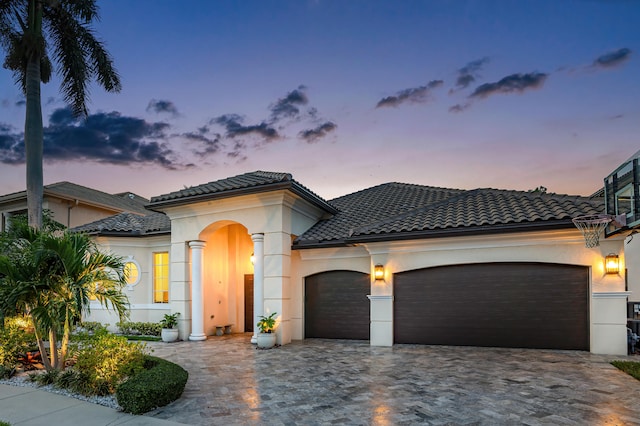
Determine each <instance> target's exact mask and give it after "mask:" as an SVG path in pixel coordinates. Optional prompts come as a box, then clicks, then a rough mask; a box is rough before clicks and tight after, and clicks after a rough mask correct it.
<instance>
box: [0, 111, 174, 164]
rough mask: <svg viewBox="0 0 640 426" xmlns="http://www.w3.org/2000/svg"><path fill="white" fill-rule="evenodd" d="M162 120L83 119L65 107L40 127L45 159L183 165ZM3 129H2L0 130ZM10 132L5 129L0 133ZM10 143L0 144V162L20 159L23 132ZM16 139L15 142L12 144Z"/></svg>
mask: <svg viewBox="0 0 640 426" xmlns="http://www.w3.org/2000/svg"><path fill="white" fill-rule="evenodd" d="M169 127H170V126H169V125H168V124H166V123H149V122H147V121H145V120H142V119H140V118H135V117H126V116H122V115H121V114H120V113H118V112H115V111H114V112H110V113H96V114H90V115H89V116H88V117H86V119H80V118H77V117H75V116H74V115H73V113H72V112H71V109H70V108H68V107H65V108H59V109H56V110H54V111H53V113H52V114H51V115H50V117H49V126H47V127H45V128H44V159H45V161H78V160H86V161H95V162H97V163H107V164H116V165H141V164H150V165H159V166H161V167H163V168H166V169H176V168H178V167H181V166H183V164H181V163H179V162H178V161H176V160H175V158H176V157H177V156H176V154H175V153H174V152H173V151H172V150H171V149H170V148H169V147H168V145H167V143H166V140H167V135H166V132H167V130H168V129H169ZM3 130H4V131H3ZM8 134H9V135H10V133H8V132H7V131H6V128H4V127H3V128H2V129H0V135H2V136H4V137H6V136H7V135H8ZM12 138H13V139H12V140H13V144H12V143H11V142H9V143H8V142H7V141H5V142H4V143H3V144H2V145H1V146H0V161H1V162H3V163H7V164H15V163H22V162H24V143H23V140H24V134H19V135H17V134H13V135H12ZM16 139H19V143H17V144H16V143H15V141H16Z"/></svg>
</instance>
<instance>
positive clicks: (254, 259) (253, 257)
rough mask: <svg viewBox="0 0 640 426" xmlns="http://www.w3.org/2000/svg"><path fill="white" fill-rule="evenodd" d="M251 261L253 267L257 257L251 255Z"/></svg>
mask: <svg viewBox="0 0 640 426" xmlns="http://www.w3.org/2000/svg"><path fill="white" fill-rule="evenodd" d="M249 259H251V264H252V265H255V264H256V255H255V254H254V253H251V257H250V258H249Z"/></svg>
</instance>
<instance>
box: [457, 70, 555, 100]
mask: <svg viewBox="0 0 640 426" xmlns="http://www.w3.org/2000/svg"><path fill="white" fill-rule="evenodd" d="M547 76H548V74H545V73H540V72H537V73H536V72H533V73H526V74H511V75H508V76H506V77H504V78H503V79H501V80H500V81H497V82H495V83H485V84H482V85H480V86H478V87H476V89H475V90H474V91H473V93H471V95H469V98H480V99H484V98H487V97H489V96H492V95H496V94H499V93H502V94H505V93H522V92H524V91H525V90H528V89H537V88H539V87H541V86H542V85H543V84H544V82H545V80H546V79H547Z"/></svg>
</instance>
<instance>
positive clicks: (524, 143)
mask: <svg viewBox="0 0 640 426" xmlns="http://www.w3.org/2000/svg"><path fill="white" fill-rule="evenodd" d="M99 5H100V7H101V17H102V20H101V22H100V23H99V24H97V25H96V30H97V32H98V34H99V35H100V37H101V39H103V40H104V41H105V43H106V45H107V48H108V50H109V51H110V52H111V54H112V55H113V58H114V61H115V65H116V68H117V69H118V71H119V73H120V75H121V77H122V82H123V90H122V92H121V93H119V94H106V93H104V92H103V91H101V90H100V89H98V88H97V87H94V88H93V89H92V91H91V103H90V104H89V110H90V115H89V117H88V118H87V120H86V121H85V120H78V119H75V118H74V117H72V116H71V115H70V114H69V112H68V110H67V109H65V105H64V104H63V102H62V101H61V96H60V95H59V92H58V87H59V86H58V81H57V80H54V81H52V83H49V84H47V85H45V86H43V91H42V93H43V108H44V111H43V114H44V121H45V146H46V148H45V169H44V173H45V175H44V176H45V183H47V184H48V183H54V182H58V181H63V180H68V181H72V182H75V183H78V184H82V185H86V186H90V187H94V188H96V189H101V190H104V191H107V192H114V193H115V192H122V191H133V192H136V193H138V194H140V195H143V196H147V197H149V196H153V195H160V194H163V193H167V192H170V191H174V190H179V189H182V188H183V187H185V186H192V185H197V184H200V183H205V182H209V181H212V180H216V179H221V178H224V177H228V176H232V175H236V174H240V173H244V172H248V171H254V170H270V171H283V172H291V173H293V175H294V178H295V179H297V180H298V181H299V182H301V183H302V184H304V185H306V186H308V187H309V188H310V189H312V190H313V191H315V192H317V193H318V194H319V195H321V196H323V197H325V198H327V199H330V198H333V197H336V196H339V195H343V194H346V193H349V192H352V191H355V190H359V189H362V188H365V187H369V186H373V185H376V184H379V183H383V182H390V181H396V182H406V183H416V184H422V185H432V186H442V187H451V188H465V189H473V188H481V187H493V188H504V189H519V190H528V189H533V188H535V187H537V186H540V185H542V186H545V187H547V188H548V190H549V191H550V192H557V193H570V194H583V195H589V194H590V193H592V192H594V191H595V190H597V189H598V188H599V187H601V186H602V179H603V178H604V176H606V175H607V174H608V173H609V172H611V171H613V170H614V169H615V168H616V167H617V166H618V165H619V164H621V163H622V162H624V161H625V160H626V159H627V158H628V157H630V156H631V155H632V154H634V153H635V152H636V151H638V149H640V138H639V135H640V84H638V79H639V78H640V77H638V76H640V58H639V55H638V52H640V26H639V25H638V23H639V22H640V2H638V1H634V0H628V1H625V0H607V1H605V0H601V1H597V0H562V1H558V0H548V1H544V0H535V1H533V0H519V1H510V0H504V1H490V0H486V1H473V0H468V1H463V0H449V1H446V0H433V1H409V0H405V1H401V2H398V1H372V0H350V1H343V0H295V1H269V0H261V1H243V2H232V1H215V2H213V1H204V0H203V1H195V0H193V1H165V0H136V1H135V2H131V1H125V0H109V1H106V0H105V1H99ZM23 126H24V100H23V97H22V96H21V95H20V92H19V90H18V89H17V87H16V86H15V85H14V84H13V80H12V76H11V74H10V72H8V71H7V70H4V69H0V194H5V193H8V192H14V191H20V190H24V188H25V171H24V170H25V169H24V149H23V146H22V132H23Z"/></svg>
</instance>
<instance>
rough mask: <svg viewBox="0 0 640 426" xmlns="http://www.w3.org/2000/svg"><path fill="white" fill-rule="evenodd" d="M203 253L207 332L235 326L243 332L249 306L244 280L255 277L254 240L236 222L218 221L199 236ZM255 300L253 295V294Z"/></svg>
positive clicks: (235, 329) (237, 330) (204, 314)
mask: <svg viewBox="0 0 640 426" xmlns="http://www.w3.org/2000/svg"><path fill="white" fill-rule="evenodd" d="M199 239H200V240H202V241H204V242H205V244H206V245H205V247H204V252H203V261H202V263H203V277H202V292H203V302H204V306H203V321H204V333H205V334H206V335H209V336H210V335H214V334H215V333H216V326H221V325H232V330H233V331H234V332H244V331H245V329H246V327H245V321H246V319H245V310H246V308H247V307H246V303H247V301H249V303H250V306H251V309H253V300H252V299H250V298H249V299H248V298H247V297H245V296H246V295H245V288H246V287H245V280H246V277H247V276H253V265H252V263H251V254H252V252H253V241H252V240H251V236H250V235H249V232H248V230H247V228H246V227H244V226H243V225H242V224H239V223H236V222H229V221H225V222H216V223H214V224H211V225H209V226H208V227H207V228H205V230H204V231H202V232H201V233H200V236H199ZM251 297H252V295H251Z"/></svg>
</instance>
